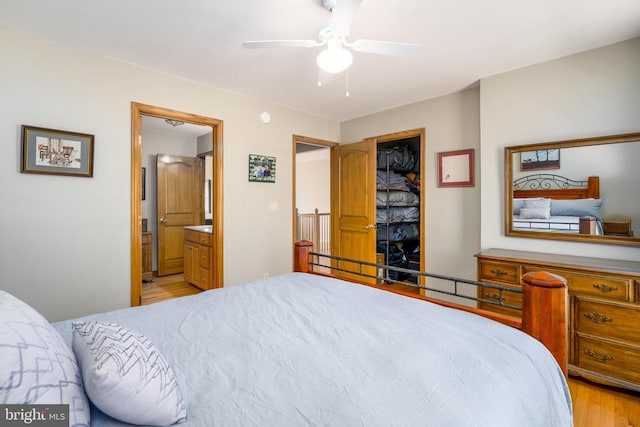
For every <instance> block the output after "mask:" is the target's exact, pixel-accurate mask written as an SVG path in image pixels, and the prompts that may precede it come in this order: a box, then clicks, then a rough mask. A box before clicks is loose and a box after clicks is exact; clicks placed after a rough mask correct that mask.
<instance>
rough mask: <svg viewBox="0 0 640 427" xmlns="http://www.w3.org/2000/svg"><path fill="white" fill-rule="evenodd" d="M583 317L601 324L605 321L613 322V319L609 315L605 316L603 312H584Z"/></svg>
mask: <svg viewBox="0 0 640 427" xmlns="http://www.w3.org/2000/svg"><path fill="white" fill-rule="evenodd" d="M584 317H586V318H587V319H589V320H591V321H592V322H593V323H600V324H602V323H606V322H613V319H612V318H611V317H609V316H605V315H604V314H600V313H585V314H584Z"/></svg>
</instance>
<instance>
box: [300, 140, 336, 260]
mask: <svg viewBox="0 0 640 427" xmlns="http://www.w3.org/2000/svg"><path fill="white" fill-rule="evenodd" d="M337 145H338V143H336V142H331V141H324V140H321V139H316V138H309V137H304V136H299V135H294V136H293V204H292V206H293V239H294V242H295V241H297V240H310V241H311V242H313V245H314V251H315V252H319V253H322V254H325V255H330V254H331V251H330V248H331V242H330V236H331V180H330V176H331V150H332V148H333V147H335V146H337Z"/></svg>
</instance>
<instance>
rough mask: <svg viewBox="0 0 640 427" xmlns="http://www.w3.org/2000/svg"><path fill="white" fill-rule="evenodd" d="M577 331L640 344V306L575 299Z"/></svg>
mask: <svg viewBox="0 0 640 427" xmlns="http://www.w3.org/2000/svg"><path fill="white" fill-rule="evenodd" d="M575 304H576V309H575V315H576V319H575V329H576V331H577V332H582V333H586V334H589V335H597V336H599V337H610V338H616V339H620V340H625V341H629V342H631V343H634V344H638V345H640V333H639V331H638V325H640V307H639V306H635V305H631V304H625V303H619V304H616V303H605V302H602V301H597V300H591V299H589V298H580V297H577V298H576V299H575Z"/></svg>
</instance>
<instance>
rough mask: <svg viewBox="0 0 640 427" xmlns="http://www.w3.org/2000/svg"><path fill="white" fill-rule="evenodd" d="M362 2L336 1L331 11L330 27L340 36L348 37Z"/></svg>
mask: <svg viewBox="0 0 640 427" xmlns="http://www.w3.org/2000/svg"><path fill="white" fill-rule="evenodd" d="M361 1H362V0H336V5H335V6H334V7H333V9H332V10H331V14H332V17H331V21H330V26H331V27H332V28H333V29H334V30H335V31H336V32H337V33H339V34H341V35H344V36H348V35H349V27H350V26H351V22H352V21H353V17H354V16H355V15H356V11H357V10H358V7H359V6H360V3H361Z"/></svg>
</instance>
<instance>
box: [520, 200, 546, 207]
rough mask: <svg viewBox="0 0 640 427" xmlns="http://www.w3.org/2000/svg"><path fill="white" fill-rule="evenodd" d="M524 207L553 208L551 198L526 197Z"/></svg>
mask: <svg viewBox="0 0 640 427" xmlns="http://www.w3.org/2000/svg"><path fill="white" fill-rule="evenodd" d="M522 207H523V208H526V209H528V208H532V209H551V199H524V200H523V201H522Z"/></svg>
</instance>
